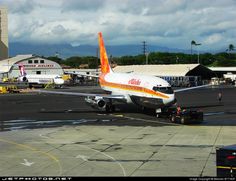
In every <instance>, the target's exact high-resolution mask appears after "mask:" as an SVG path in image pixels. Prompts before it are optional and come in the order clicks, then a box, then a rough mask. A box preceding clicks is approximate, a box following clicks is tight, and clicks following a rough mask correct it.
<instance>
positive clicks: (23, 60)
mask: <svg viewBox="0 0 236 181" xmlns="http://www.w3.org/2000/svg"><path fill="white" fill-rule="evenodd" d="M19 64H21V65H24V67H25V71H26V73H27V74H44V75H47V74H57V75H63V74H64V71H63V69H62V67H61V66H60V65H59V64H58V63H56V62H54V61H51V60H48V59H45V58H42V57H40V56H37V55H17V56H15V57H12V58H8V59H5V60H1V61H0V79H1V78H3V77H8V78H17V77H19V75H20V71H19Z"/></svg>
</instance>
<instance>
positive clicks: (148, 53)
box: [145, 52, 149, 65]
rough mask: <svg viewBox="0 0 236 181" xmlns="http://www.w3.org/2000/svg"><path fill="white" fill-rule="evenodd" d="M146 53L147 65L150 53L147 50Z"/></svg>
mask: <svg viewBox="0 0 236 181" xmlns="http://www.w3.org/2000/svg"><path fill="white" fill-rule="evenodd" d="M145 55H146V65H147V64H148V55H149V53H148V52H145Z"/></svg>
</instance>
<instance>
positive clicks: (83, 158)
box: [41, 134, 126, 176]
mask: <svg viewBox="0 0 236 181" xmlns="http://www.w3.org/2000/svg"><path fill="white" fill-rule="evenodd" d="M42 136H44V135H42V134H41V137H42ZM78 146H80V147H84V148H86V149H90V150H92V151H95V152H97V153H99V154H102V155H104V156H106V157H108V158H110V159H112V160H113V161H114V162H115V163H116V164H118V165H119V167H120V168H121V170H122V173H123V176H126V171H125V169H124V167H123V166H122V165H121V163H119V162H118V161H117V160H116V159H115V158H113V157H112V156H110V155H108V154H106V153H103V152H101V151H98V150H95V149H93V148H90V147H88V146H85V145H78ZM90 157H91V156H90ZM90 157H88V156H85V155H77V156H76V157H75V158H81V159H82V160H84V161H85V162H88V161H89V160H88V159H89V158H90Z"/></svg>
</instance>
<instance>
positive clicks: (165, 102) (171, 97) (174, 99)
mask: <svg viewBox="0 0 236 181" xmlns="http://www.w3.org/2000/svg"><path fill="white" fill-rule="evenodd" d="M163 102H164V104H165V105H169V104H174V103H175V102H176V98H175V95H174V94H172V95H169V98H168V99H165V100H163Z"/></svg>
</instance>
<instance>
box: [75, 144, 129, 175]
mask: <svg viewBox="0 0 236 181" xmlns="http://www.w3.org/2000/svg"><path fill="white" fill-rule="evenodd" d="M79 146H81V147H85V148H87V149H90V150H93V151H95V152H97V153H100V154H103V155H104V156H106V157H108V158H110V159H112V160H113V161H114V162H115V163H117V164H118V165H119V167H120V168H121V170H122V172H123V175H124V176H126V172H125V169H124V167H123V166H122V165H121V163H120V162H119V161H117V160H116V159H115V158H113V157H112V156H110V155H108V154H106V153H103V152H101V151H98V150H95V149H93V148H90V147H88V146H84V145H79Z"/></svg>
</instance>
